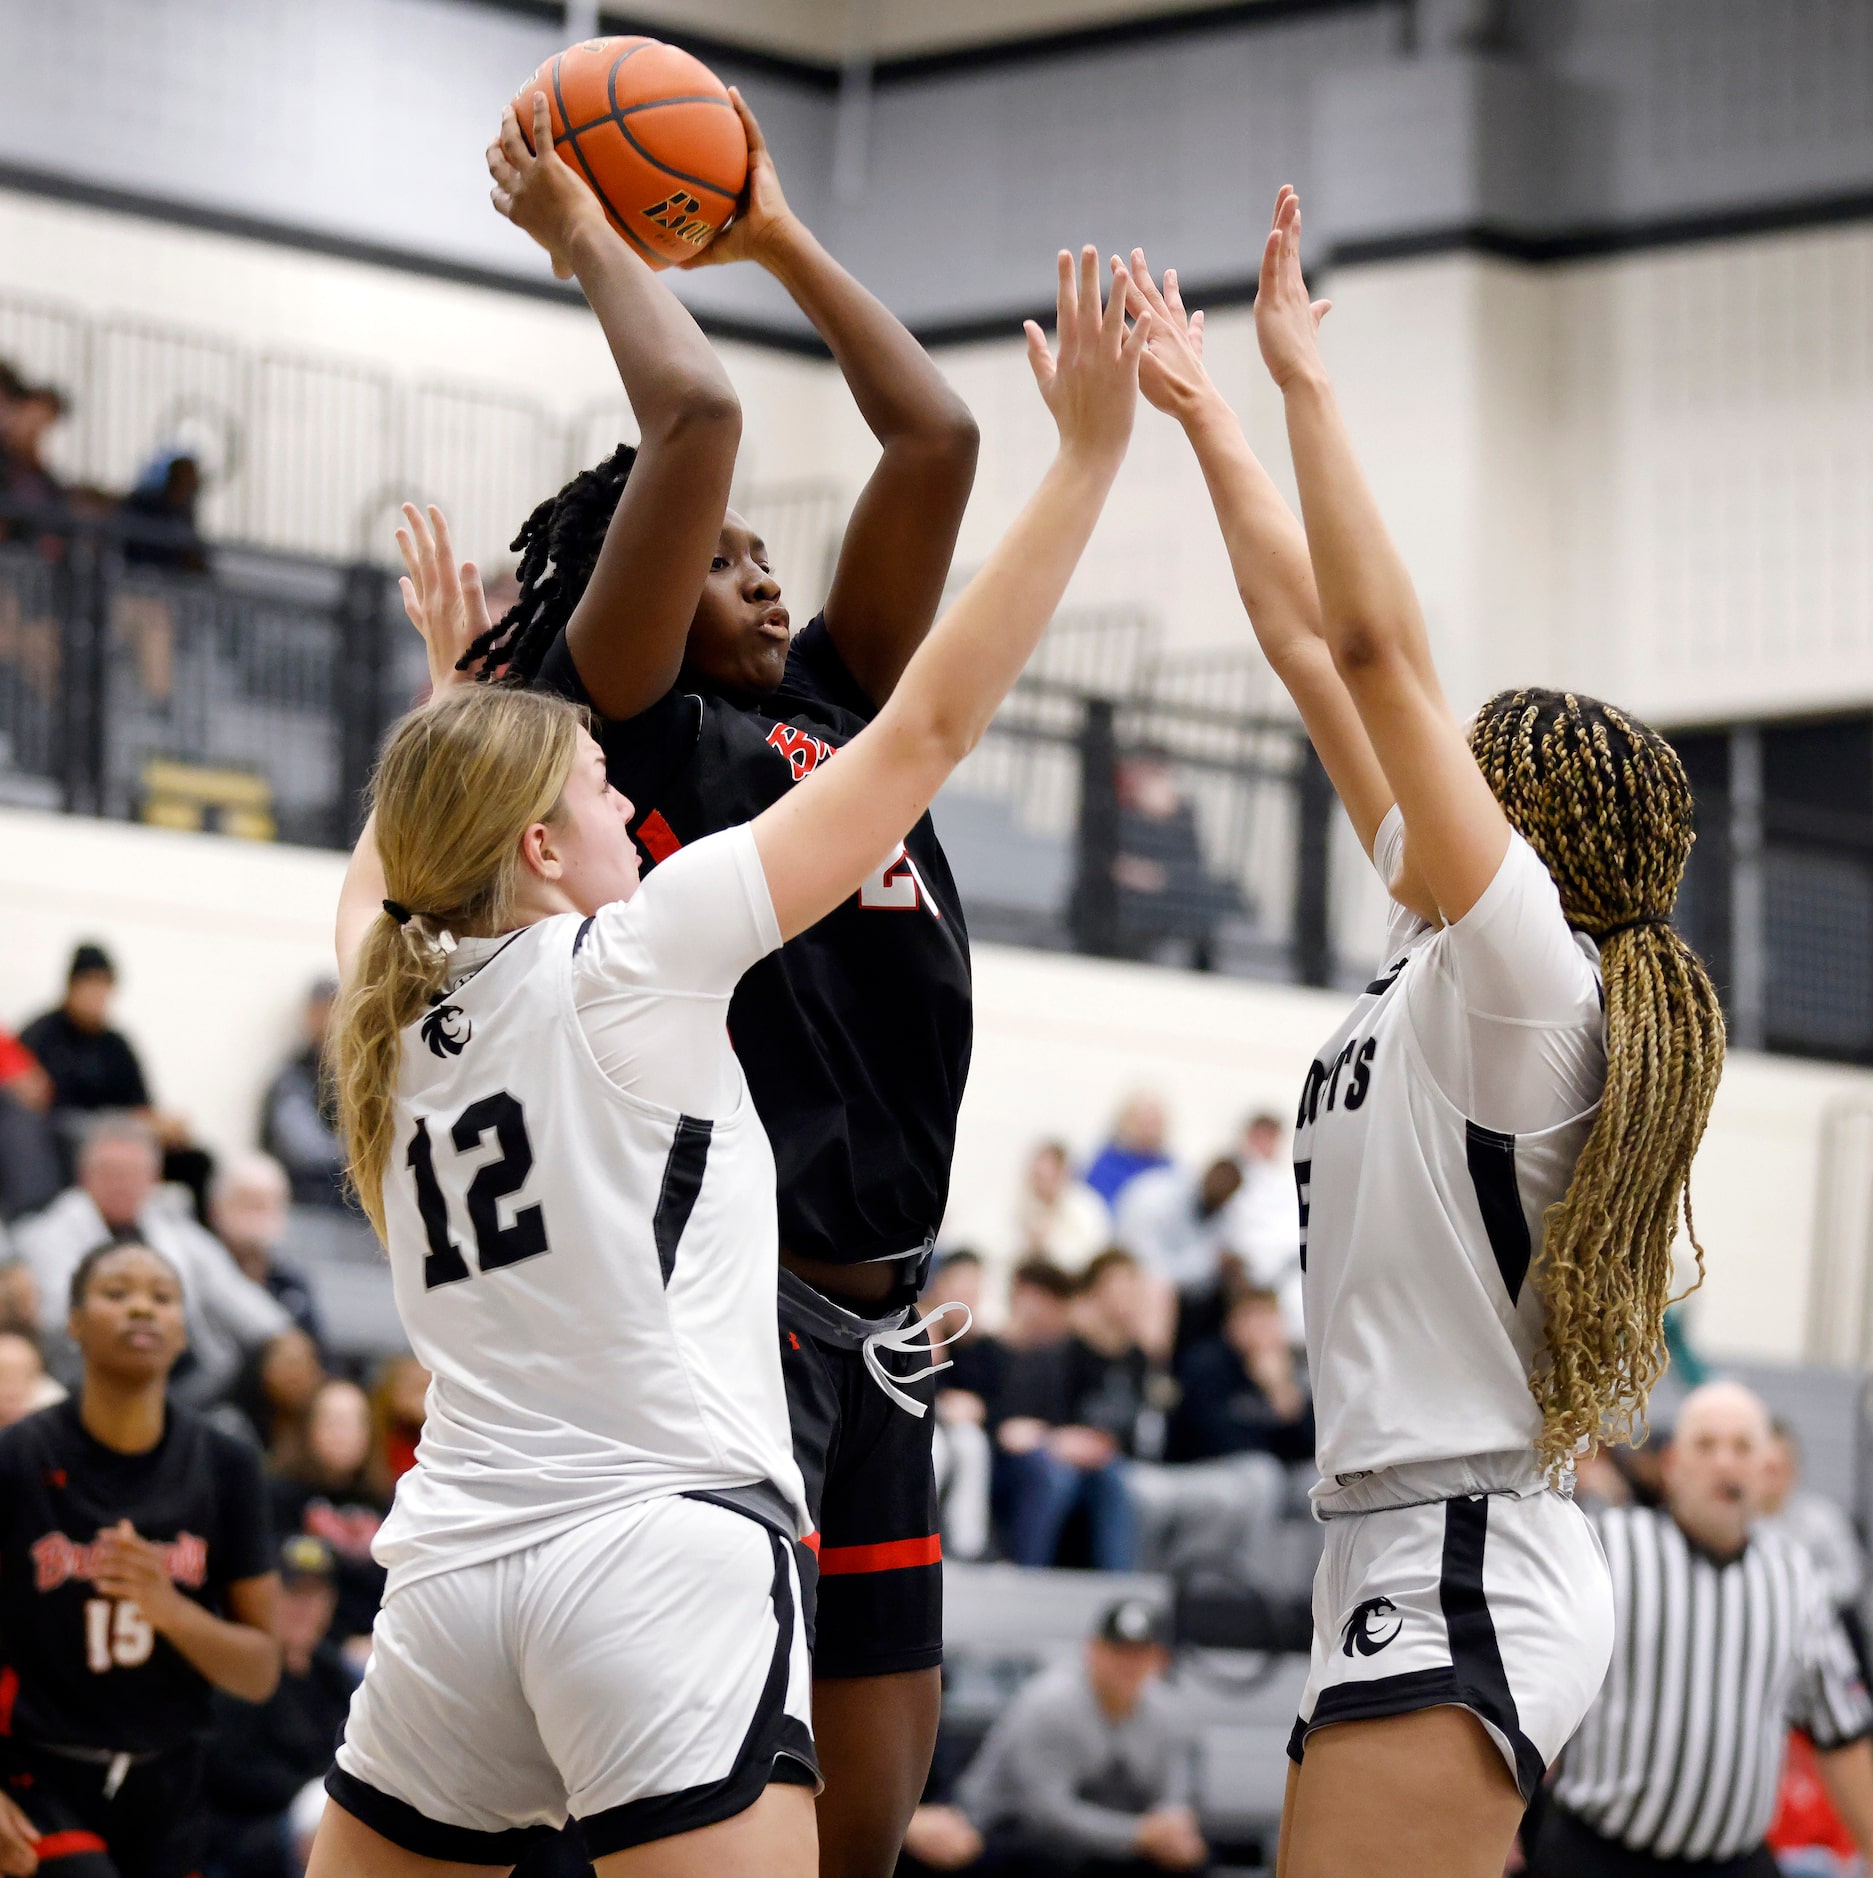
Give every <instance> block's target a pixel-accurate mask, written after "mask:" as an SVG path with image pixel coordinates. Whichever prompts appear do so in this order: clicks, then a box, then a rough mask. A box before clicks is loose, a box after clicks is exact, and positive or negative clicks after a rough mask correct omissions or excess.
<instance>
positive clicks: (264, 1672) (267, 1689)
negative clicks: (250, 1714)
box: [225, 1631, 281, 1703]
mask: <svg viewBox="0 0 1873 1878" xmlns="http://www.w3.org/2000/svg"><path fill="white" fill-rule="evenodd" d="M254 1634H255V1635H256V1636H257V1637H258V1638H259V1639H260V1641H261V1642H262V1643H263V1644H264V1645H265V1646H266V1647H265V1648H264V1649H256V1650H255V1651H254V1653H253V1656H252V1658H251V1660H250V1661H248V1662H246V1663H244V1664H242V1666H241V1670H240V1673H239V1675H238V1676H236V1677H233V1678H231V1679H230V1680H229V1681H228V1683H227V1684H226V1685H225V1686H226V1688H227V1691H228V1693H229V1694H230V1695H235V1696H239V1697H240V1699H241V1700H242V1701H243V1702H255V1703H259V1702H270V1701H272V1699H273V1692H274V1691H275V1690H276V1689H277V1688H278V1687H279V1686H280V1662H281V1659H280V1645H279V1640H278V1638H276V1637H269V1636H268V1635H267V1634H266V1633H265V1632H264V1631H256V1632H255V1633H254Z"/></svg>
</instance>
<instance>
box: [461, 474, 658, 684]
mask: <svg viewBox="0 0 1873 1878" xmlns="http://www.w3.org/2000/svg"><path fill="white" fill-rule="evenodd" d="M636 461H637V452H636V450H634V449H633V448H632V447H631V445H629V444H628V443H621V444H619V446H618V447H617V449H615V450H614V451H612V453H611V455H610V456H608V457H606V459H605V460H604V462H602V463H600V464H597V465H595V466H594V467H593V468H591V469H587V470H581V471H580V472H579V473H578V475H576V476H575V477H574V478H573V479H572V481H571V482H569V483H568V484H567V485H566V486H565V488H563V489H562V490H561V491H560V492H559V494H558V495H556V496H548V497H547V498H546V500H545V501H544V502H542V503H541V504H540V505H539V507H538V508H536V509H535V510H534V511H533V513H532V514H531V515H529V516H528V517H527V519H526V521H524V522H523V523H522V524H521V528H520V533H519V534H517V535H516V536H515V537H514V539H513V540H512V541H510V542H509V543H508V546H509V547H510V548H513V549H515V550H516V551H517V552H518V553H519V555H520V566H519V568H518V569H517V570H516V573H517V578H518V579H519V582H520V597H519V598H518V599H517V600H516V601H515V602H514V604H513V605H512V606H510V607H509V608H508V609H507V611H506V612H505V613H503V614H502V615H501V617H500V618H499V619H498V620H496V621H495V622H494V624H493V625H492V626H490V627H489V628H488V630H487V631H486V632H484V633H483V634H481V636H480V637H479V638H478V639H476V641H475V642H474V644H473V645H471V646H470V647H469V648H468V650H467V651H466V652H465V653H463V654H462V658H461V662H460V664H458V665H457V667H456V670H457V671H463V672H467V671H472V672H474V673H475V674H476V675H477V676H478V677H481V678H493V677H496V676H497V675H498V677H499V681H500V682H501V683H503V684H510V685H528V684H531V683H532V682H533V680H534V677H535V676H536V675H537V674H538V672H539V669H540V661H541V660H542V659H544V658H545V657H546V649H547V647H548V646H550V645H551V644H552V643H553V640H554V638H555V636H556V635H557V634H558V633H560V632H561V631H562V630H563V629H564V627H565V624H566V622H567V621H568V620H569V619H571V617H572V610H573V608H574V607H576V606H577V605H578V604H579V598H580V596H581V595H582V594H583V593H584V592H585V587H586V582H587V581H589V580H590V579H591V578H592V569H593V568H594V567H596V566H597V565H598V551H599V549H600V548H601V547H602V546H603V545H604V541H605V530H606V529H607V528H609V527H610V526H611V518H612V516H613V514H614V513H615V512H616V510H617V507H618V499H619V497H620V496H622V495H623V494H624V485H625V484H626V482H628V481H629V480H630V475H631V466H632V465H633V464H634V463H635V462H636Z"/></svg>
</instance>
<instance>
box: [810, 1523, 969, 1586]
mask: <svg viewBox="0 0 1873 1878" xmlns="http://www.w3.org/2000/svg"><path fill="white" fill-rule="evenodd" d="M942 1563H943V1541H942V1540H941V1539H940V1538H939V1537H938V1536H937V1535H936V1534H935V1533H931V1534H930V1535H929V1536H928V1537H927V1538H923V1539H888V1540H886V1541H885V1543H884V1544H883V1545H829V1546H825V1547H823V1548H822V1549H821V1551H820V1555H819V1575H820V1576H821V1577H822V1578H841V1577H844V1576H845V1575H846V1574H847V1573H849V1572H897V1571H904V1570H905V1569H907V1568H908V1567H909V1566H912V1565H941V1564H942Z"/></svg>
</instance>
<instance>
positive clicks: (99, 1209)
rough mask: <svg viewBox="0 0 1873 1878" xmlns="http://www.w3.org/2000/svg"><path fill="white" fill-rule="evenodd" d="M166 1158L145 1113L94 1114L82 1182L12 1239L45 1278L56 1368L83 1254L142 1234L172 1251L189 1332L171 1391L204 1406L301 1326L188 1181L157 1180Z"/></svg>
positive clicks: (50, 1356)
mask: <svg viewBox="0 0 1873 1878" xmlns="http://www.w3.org/2000/svg"><path fill="white" fill-rule="evenodd" d="M162 1164H163V1162H162V1149H161V1147H160V1146H159V1144H158V1142H157V1139H156V1136H155V1134H154V1132H153V1131H152V1130H151V1129H150V1128H148V1127H147V1126H146V1125H145V1124H144V1123H142V1122H140V1121H137V1120H135V1119H134V1118H132V1117H129V1116H117V1117H106V1118H105V1119H103V1120H101V1121H98V1122H96V1123H95V1124H94V1125H93V1126H92V1129H91V1132H90V1133H89V1134H88V1135H86V1136H85V1139H84V1143H83V1145H82V1146H81V1147H80V1149H79V1151H78V1184H77V1185H76V1186H75V1187H70V1188H67V1189H66V1191H65V1192H64V1193H62V1194H60V1195H59V1197H58V1198H57V1199H56V1200H54V1201H53V1202H52V1204H51V1205H50V1206H49V1207H47V1208H46V1209H45V1211H44V1212H43V1213H37V1214H35V1215H34V1216H33V1217H32V1218H31V1219H26V1220H22V1221H21V1222H20V1223H19V1224H18V1225H17V1226H15V1227H14V1229H13V1244H14V1249H15V1250H16V1251H17V1252H18V1254H19V1256H20V1257H21V1258H22V1259H23V1260H24V1261H25V1263H26V1265H27V1266H28V1267H29V1269H30V1270H31V1272H32V1275H33V1279H34V1281H35V1282H36V1283H37V1285H38V1287H39V1298H40V1326H39V1327H40V1330H41V1332H42V1333H43V1335H44V1337H45V1340H46V1355H47V1360H48V1362H49V1363H50V1365H51V1367H52V1370H53V1373H54V1374H55V1375H56V1374H58V1373H59V1371H60V1369H61V1367H62V1365H61V1357H62V1356H63V1357H66V1358H67V1359H69V1356H70V1345H69V1343H68V1342H67V1341H66V1340H65V1337H64V1329H65V1326H64V1318H63V1306H64V1300H65V1296H66V1293H67V1290H68V1289H69V1287H70V1284H71V1275H72V1273H73V1272H74V1271H75V1270H76V1269H77V1267H78V1261H79V1260H80V1259H82V1258H83V1257H84V1255H85V1254H86V1253H87V1252H89V1251H90V1250H91V1248H92V1247H93V1246H96V1245H101V1244H103V1243H104V1242H105V1241H107V1240H111V1239H135V1240H136V1241H137V1242H138V1243H139V1244H143V1245H147V1246H149V1247H150V1249H151V1250H152V1251H155V1252H158V1253H160V1254H161V1255H162V1256H163V1257H164V1258H166V1259H167V1260H168V1261H169V1262H170V1264H171V1265H173V1266H174V1267H175V1269H176V1272H177V1275H178V1276H179V1277H180V1278H181V1280H182V1297H183V1308H184V1311H185V1313H186V1316H187V1321H188V1332H189V1347H188V1351H187V1353H186V1354H185V1355H184V1357H183V1359H182V1361H181V1362H180V1363H178V1364H177V1365H176V1368H175V1371H174V1373H173V1377H172V1380H171V1383H170V1393H171V1394H172V1395H173V1396H174V1397H175V1398H176V1400H177V1401H179V1402H181V1403H182V1404H183V1405H184V1406H185V1407H187V1408H194V1409H203V1408H207V1407H210V1406H211V1405H213V1404H214V1403H215V1402H217V1401H219V1400H220V1399H221V1397H222V1395H223V1394H224V1393H225V1392H226V1390H227V1387H228V1384H229V1383H230V1382H232V1381H233V1379H234V1376H235V1372H236V1371H237V1370H238V1369H239V1368H240V1366H241V1361H242V1359H243V1358H244V1357H246V1356H250V1355H252V1354H253V1353H254V1352H255V1351H257V1350H260V1349H263V1348H265V1346H266V1345H268V1344H269V1343H271V1342H272V1341H273V1340H274V1339H275V1338H276V1337H281V1336H287V1335H291V1336H299V1335H301V1334H302V1333H301V1332H299V1331H298V1330H296V1329H294V1327H293V1320H292V1319H291V1318H290V1317H289V1316H288V1315H287V1313H286V1311H285V1309H284V1308H283V1307H282V1306H281V1305H280V1304H278V1303H277V1302H276V1301H275V1300H274V1299H273V1298H271V1297H269V1296H268V1295H267V1293H266V1292H265V1291H264V1290H263V1289H262V1288H261V1287H260V1286H259V1285H257V1284H255V1283H253V1281H252V1280H251V1279H248V1278H245V1277H243V1276H242V1275H241V1271H240V1268H239V1267H238V1266H237V1265H236V1264H235V1263H234V1260H233V1259H232V1258H231V1257H230V1256H229V1255H228V1251H227V1248H226V1247H225V1246H223V1245H222V1243H221V1241H220V1240H219V1239H217V1238H216V1237H215V1236H214V1234H213V1233H211V1232H209V1231H207V1230H206V1229H205V1228H204V1227H202V1226H201V1225H199V1224H198V1223H197V1222H196V1220H195V1217H194V1215H193V1213H192V1211H191V1210H190V1208H189V1205H188V1202H187V1199H186V1197H185V1196H184V1195H183V1194H182V1193H181V1192H180V1190H177V1189H168V1188H164V1187H161V1186H159V1185H158V1180H157V1177H158V1175H159V1173H160V1172H161V1170H162ZM63 1367H66V1368H69V1367H70V1364H69V1361H67V1362H66V1363H65V1364H64V1365H63ZM61 1380H63V1381H67V1382H70V1381H71V1380H72V1378H71V1377H70V1376H63V1377H61Z"/></svg>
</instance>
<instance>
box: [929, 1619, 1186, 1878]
mask: <svg viewBox="0 0 1873 1878" xmlns="http://www.w3.org/2000/svg"><path fill="white" fill-rule="evenodd" d="M1169 1661H1170V1654H1169V1651H1168V1650H1167V1648H1166V1647H1165V1641H1164V1620H1163V1616H1162V1614H1161V1613H1160V1612H1158V1611H1157V1610H1155V1609H1154V1608H1153V1607H1152V1606H1151V1605H1149V1604H1147V1603H1145V1602H1144V1601H1143V1600H1142V1599H1137V1598H1127V1599H1124V1600H1122V1601H1121V1602H1119V1603H1117V1604H1115V1605H1113V1606H1112V1608H1111V1609H1110V1610H1109V1611H1107V1612H1106V1614H1105V1615H1104V1617H1102V1618H1101V1619H1100V1622H1099V1627H1098V1630H1097V1631H1096V1632H1095V1633H1094V1635H1093V1636H1092V1637H1091V1638H1090V1639H1089V1640H1088V1642H1087V1645H1086V1648H1085V1651H1084V1653H1083V1655H1082V1656H1081V1658H1080V1660H1079V1661H1077V1662H1069V1663H1063V1664H1061V1665H1060V1666H1059V1667H1058V1668H1056V1669H1052V1670H1049V1671H1046V1672H1044V1673H1043V1674H1041V1675H1039V1676H1036V1677H1035V1678H1034V1679H1033V1681H1032V1682H1030V1683H1028V1685H1027V1686H1026V1687H1025V1688H1024V1689H1023V1690H1022V1691H1021V1693H1020V1694H1019V1695H1017V1696H1016V1697H1015V1699H1014V1701H1013V1702H1011V1703H1010V1704H1009V1706H1008V1707H1007V1709H1006V1710H1005V1711H1004V1712H1003V1713H1002V1715H1001V1717H1000V1719H999V1720H998V1721H997V1722H996V1724H995V1726H994V1727H993V1728H992V1729H990V1731H989V1735H988V1739H987V1740H986V1741H984V1742H983V1744H982V1750H981V1752H980V1753H979V1754H978V1755H977V1756H976V1758H975V1761H974V1763H973V1764H972V1765H971V1766H970V1768H969V1770H968V1772H967V1773H965V1774H964V1775H963V1777H962V1779H961V1781H960V1782H959V1783H958V1785H957V1790H956V1803H955V1804H954V1805H953V1806H920V1807H919V1808H918V1809H917V1812H916V1814H915V1816H914V1817H913V1818H912V1820H911V1824H910V1830H909V1832H908V1833H907V1834H906V1835H905V1840H904V1848H905V1851H906V1853H907V1854H908V1859H907V1863H908V1864H909V1866H910V1869H911V1870H912V1871H913V1872H917V1873H922V1872H930V1871H945V1872H948V1871H967V1872H973V1873H976V1874H979V1878H987V1875H988V1874H990V1873H995V1874H998V1875H1001V1878H1017V1874H1019V1875H1020V1878H1145V1875H1146V1874H1153V1875H1155V1874H1156V1873H1159V1872H1166V1871H1201V1870H1202V1869H1203V1868H1204V1867H1205V1865H1206V1864H1207V1862H1208V1859H1209V1851H1208V1848H1207V1847H1206V1846H1205V1845H1204V1843H1203V1835H1202V1833H1201V1832H1200V1831H1199V1829H1198V1826H1197V1819H1196V1815H1195V1813H1194V1812H1193V1811H1192V1810H1191V1805H1190V1800H1191V1791H1190V1783H1191V1772H1192V1761H1193V1754H1192V1748H1191V1743H1190V1742H1189V1740H1188V1738H1187V1736H1186V1734H1185V1731H1184V1728H1183V1725H1182V1721H1181V1717H1180V1716H1179V1714H1178V1711H1177V1708H1176V1706H1175V1704H1174V1703H1173V1702H1172V1701H1171V1699H1170V1697H1169V1696H1168V1695H1167V1693H1166V1692H1165V1690H1164V1689H1163V1687H1162V1686H1161V1684H1162V1678H1163V1675H1164V1672H1165V1669H1166V1668H1167V1667H1168V1665H1169Z"/></svg>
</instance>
